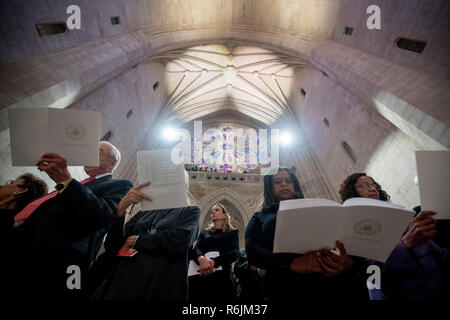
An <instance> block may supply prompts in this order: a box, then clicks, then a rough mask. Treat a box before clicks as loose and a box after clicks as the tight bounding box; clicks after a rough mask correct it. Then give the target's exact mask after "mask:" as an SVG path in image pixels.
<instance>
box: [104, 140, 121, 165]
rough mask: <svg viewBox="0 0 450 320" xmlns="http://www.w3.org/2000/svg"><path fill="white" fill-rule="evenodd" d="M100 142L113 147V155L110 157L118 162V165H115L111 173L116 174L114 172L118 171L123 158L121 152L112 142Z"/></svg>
mask: <svg viewBox="0 0 450 320" xmlns="http://www.w3.org/2000/svg"><path fill="white" fill-rule="evenodd" d="M100 142H103V143H107V144H108V145H109V146H110V147H111V153H110V154H109V156H110V157H111V158H114V159H115V160H116V163H115V164H114V168H113V169H112V171H111V173H112V172H114V170H116V169H117V167H118V166H119V163H120V159H122V157H121V155H120V151H119V149H117V148H116V146H115V145H113V144H112V143H111V142H108V141H100Z"/></svg>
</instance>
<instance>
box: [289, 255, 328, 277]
mask: <svg viewBox="0 0 450 320" xmlns="http://www.w3.org/2000/svg"><path fill="white" fill-rule="evenodd" d="M290 269H291V270H292V271H294V272H298V273H312V272H322V269H321V267H320V264H319V261H318V259H317V252H316V251H310V252H307V253H305V254H304V255H302V256H301V257H297V258H295V259H294V260H293V261H292V263H291V266H290Z"/></svg>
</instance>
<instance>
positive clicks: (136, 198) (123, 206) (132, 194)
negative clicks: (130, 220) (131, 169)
mask: <svg viewBox="0 0 450 320" xmlns="http://www.w3.org/2000/svg"><path fill="white" fill-rule="evenodd" d="M150 184H151V182H150V181H147V182H144V183H142V184H140V185H138V186H136V187H134V188H132V189H130V191H128V193H127V194H126V195H125V196H124V197H123V198H122V200H120V202H119V205H118V206H117V216H118V217H121V216H123V215H124V214H125V211H126V210H127V208H128V207H129V206H130V205H132V204H134V203H138V202H140V201H142V200H143V199H145V200H148V201H152V200H153V199H152V198H151V197H150V196H149V195H146V194H145V193H142V192H141V190H142V189H143V188H145V187H148V186H149V185H150Z"/></svg>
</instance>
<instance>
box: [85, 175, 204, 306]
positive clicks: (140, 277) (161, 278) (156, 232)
mask: <svg viewBox="0 0 450 320" xmlns="http://www.w3.org/2000/svg"><path fill="white" fill-rule="evenodd" d="M148 185H149V183H145V184H141V185H139V186H137V187H135V188H133V189H131V190H130V191H129V192H128V193H127V194H126V195H125V197H124V198H123V199H122V200H121V202H120V203H119V205H118V207H117V216H116V217H113V218H112V221H111V224H110V227H109V228H108V234H107V237H106V240H105V249H106V251H107V252H109V253H111V254H114V255H117V254H119V255H120V256H119V257H117V261H116V265H115V266H114V267H113V269H112V272H111V273H110V275H109V276H108V278H107V279H106V280H105V281H104V282H103V284H102V285H101V286H100V288H99V289H98V290H97V291H96V292H95V294H94V296H93V299H106V300H111V299H113V300H142V299H146V300H164V301H186V300H187V293H188V280H187V273H188V251H189V248H191V247H192V244H193V242H194V240H195V237H196V235H197V232H198V222H199V218H200V209H199V208H198V207H195V206H189V207H183V208H175V209H164V210H152V211H139V212H138V213H136V215H134V216H133V217H132V218H131V219H130V220H129V221H128V222H127V223H126V224H125V226H123V224H124V221H125V217H124V215H125V210H126V208H128V207H129V206H130V205H131V204H132V203H137V202H139V201H141V200H142V199H147V200H149V201H151V198H150V197H149V196H147V195H146V194H143V193H142V192H141V191H140V190H141V189H142V188H144V187H146V186H148ZM133 254H134V255H133Z"/></svg>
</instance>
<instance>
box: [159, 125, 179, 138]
mask: <svg viewBox="0 0 450 320" xmlns="http://www.w3.org/2000/svg"><path fill="white" fill-rule="evenodd" d="M162 134H163V137H164V139H165V140H167V141H175V140H177V138H178V134H177V130H175V129H174V128H172V127H166V128H164V130H163V132H162Z"/></svg>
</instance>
